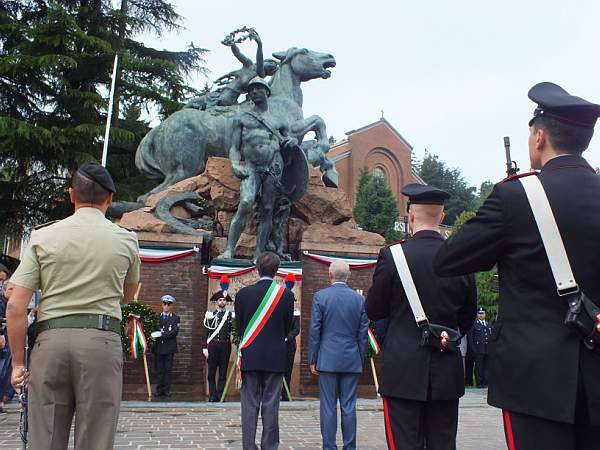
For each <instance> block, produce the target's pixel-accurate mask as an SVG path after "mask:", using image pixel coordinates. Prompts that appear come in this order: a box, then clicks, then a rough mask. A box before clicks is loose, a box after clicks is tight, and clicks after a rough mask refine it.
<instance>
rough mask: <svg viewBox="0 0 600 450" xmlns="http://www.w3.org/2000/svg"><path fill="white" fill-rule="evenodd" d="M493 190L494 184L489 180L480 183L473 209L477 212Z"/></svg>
mask: <svg viewBox="0 0 600 450" xmlns="http://www.w3.org/2000/svg"><path fill="white" fill-rule="evenodd" d="M493 189H494V183H493V182H491V181H490V180H486V181H484V182H483V183H481V186H479V192H478V193H477V198H476V199H475V208H474V209H476V210H477V209H479V208H481V205H483V202H485V201H486V199H487V198H488V197H489V196H490V194H491V193H492V190H493Z"/></svg>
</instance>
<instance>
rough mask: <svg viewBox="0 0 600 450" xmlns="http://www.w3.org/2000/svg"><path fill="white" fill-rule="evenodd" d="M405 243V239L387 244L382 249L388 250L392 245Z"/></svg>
mask: <svg viewBox="0 0 600 450" xmlns="http://www.w3.org/2000/svg"><path fill="white" fill-rule="evenodd" d="M405 242H406V239H401V240H399V241H396V242H391V243H389V244H387V245H386V246H385V247H384V248H390V247H391V246H392V245H396V244H404V243H405Z"/></svg>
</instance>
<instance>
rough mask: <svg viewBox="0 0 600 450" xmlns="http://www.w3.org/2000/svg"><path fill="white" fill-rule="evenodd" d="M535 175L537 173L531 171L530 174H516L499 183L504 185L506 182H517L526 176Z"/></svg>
mask: <svg viewBox="0 0 600 450" xmlns="http://www.w3.org/2000/svg"><path fill="white" fill-rule="evenodd" d="M537 174H538V172H536V171H535V170H532V171H531V172H523V173H516V174H514V175H511V176H509V177H506V178H505V179H504V180H502V181H501V182H500V183H506V182H507V181H511V180H518V179H519V178H523V177H528V176H531V175H537Z"/></svg>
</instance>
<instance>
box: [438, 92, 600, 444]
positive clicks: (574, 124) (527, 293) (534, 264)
mask: <svg viewBox="0 0 600 450" xmlns="http://www.w3.org/2000/svg"><path fill="white" fill-rule="evenodd" d="M529 97H530V98H531V99H532V100H534V101H535V102H536V103H538V105H539V107H538V108H537V109H536V112H535V113H534V114H535V116H536V117H534V119H532V122H530V126H531V131H530V132H531V135H530V138H529V147H530V150H529V151H530V156H531V155H534V156H535V155H536V153H535V151H540V152H541V151H543V148H542V147H540V146H541V145H542V144H541V142H540V141H539V139H538V137H539V135H540V132H539V131H537V130H539V129H538V128H536V126H535V120H538V118H539V117H547V118H549V119H552V120H553V121H554V122H560V123H564V124H566V125H570V126H571V130H572V131H573V132H578V133H581V134H584V133H588V136H590V139H591V135H589V132H590V129H591V130H592V132H593V127H594V124H595V122H596V119H597V117H598V115H599V114H600V105H595V104H592V103H589V102H587V101H585V100H583V99H581V98H579V97H574V96H571V95H569V94H568V93H567V92H566V91H564V90H563V89H562V88H560V87H559V86H557V85H555V84H553V83H540V84H538V85H536V86H534V87H533V88H532V89H531V90H530V92H529ZM546 120H547V119H546ZM544 123H545V122H544V121H543V120H542V121H541V122H540V123H539V124H538V126H539V127H541V128H542V131H544V126H545V125H544ZM546 123H547V122H546ZM550 123H551V124H552V121H551V122H550ZM544 132H545V133H547V135H546V136H549V137H547V139H549V142H550V143H551V144H552V134H550V131H544ZM536 140H537V141H536ZM588 142H589V140H588ZM585 147H587V144H585V146H584V147H583V148H584V149H585ZM537 149H539V150H537ZM561 150H567V151H568V150H569V149H561ZM580 151H581V150H580ZM532 152H533V153H532ZM533 164H534V159H533V158H532V165H533ZM535 164H539V160H538V162H535ZM522 176H523V175H521V176H516V177H512V178H509V179H507V180H505V182H503V183H500V184H497V185H496V186H495V188H494V190H493V191H492V193H491V194H490V196H489V198H488V199H487V200H486V201H485V203H484V204H483V206H482V207H481V208H480V209H479V211H478V212H477V215H476V216H475V217H474V218H473V219H471V220H470V221H469V222H468V223H466V224H465V225H464V226H463V227H462V228H461V229H460V230H459V231H458V232H457V233H456V234H455V235H454V236H452V237H451V238H450V239H449V240H448V241H447V242H446V244H445V245H444V247H442V249H441V250H440V252H439V254H438V255H437V257H436V260H435V267H436V271H437V273H438V274H440V275H444V276H455V275H458V274H464V273H472V272H477V271H485V270H489V269H491V268H492V267H493V266H494V265H495V264H497V265H498V274H499V279H500V300H499V310H498V318H497V322H496V323H495V325H494V329H493V332H492V336H491V341H490V365H489V393H488V402H489V404H490V405H492V406H496V407H498V408H502V409H503V410H504V419H505V429H506V434H507V442H508V446H509V448H510V449H511V450H512V449H516V450H538V449H540V450H541V449H543V450H553V449H556V450H570V449H586V450H588V449H589V450H591V449H598V448H600V444H598V436H600V354H598V353H594V352H593V351H591V350H588V349H587V348H586V347H585V346H584V345H583V343H582V340H581V338H580V337H579V336H577V335H576V334H575V333H574V332H572V331H571V330H570V329H569V328H568V327H567V326H566V325H565V324H564V320H565V315H566V312H567V302H566V300H565V297H560V296H559V295H558V293H557V286H556V284H555V281H554V278H553V276H552V273H551V269H550V265H549V262H548V258H547V256H546V252H545V249H544V246H543V243H542V240H541V237H540V233H539V231H538V228H537V225H536V222H535V219H534V216H533V213H532V211H531V207H530V205H529V203H528V200H527V197H526V194H525V191H524V189H523V186H522V184H521V183H520V181H519V178H520V177H522ZM526 176H537V177H539V180H540V181H541V184H542V186H543V188H544V191H545V193H546V196H547V197H548V201H549V203H550V206H551V209H552V211H553V214H554V217H555V220H556V223H557V226H558V229H559V232H560V234H561V236H562V240H563V242H564V246H565V249H566V253H567V255H568V258H569V262H570V265H571V268H572V271H573V274H574V276H575V280H576V281H577V283H578V284H579V287H580V289H581V290H582V291H583V292H584V293H585V294H586V295H587V296H588V297H589V298H590V299H591V300H592V301H593V302H594V303H595V304H597V305H600V275H599V270H600V177H599V176H598V175H597V174H596V173H595V172H594V170H593V168H592V167H591V166H590V165H589V164H588V163H587V161H586V160H585V159H584V158H583V157H581V156H579V155H577V154H567V155H561V156H557V157H554V158H552V159H549V160H547V161H546V163H545V164H544V165H543V167H542V168H541V171H540V172H539V174H538V173H535V172H534V173H530V174H526Z"/></svg>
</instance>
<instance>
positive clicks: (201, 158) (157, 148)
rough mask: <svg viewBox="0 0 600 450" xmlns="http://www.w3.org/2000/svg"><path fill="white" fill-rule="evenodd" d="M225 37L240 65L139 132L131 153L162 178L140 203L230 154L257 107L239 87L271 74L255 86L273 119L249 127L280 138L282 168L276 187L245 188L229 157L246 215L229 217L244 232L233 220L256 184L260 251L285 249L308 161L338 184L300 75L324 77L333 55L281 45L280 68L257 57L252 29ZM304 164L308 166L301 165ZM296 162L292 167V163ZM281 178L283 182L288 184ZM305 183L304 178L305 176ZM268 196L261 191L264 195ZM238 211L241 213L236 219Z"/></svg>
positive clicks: (264, 166)
mask: <svg viewBox="0 0 600 450" xmlns="http://www.w3.org/2000/svg"><path fill="white" fill-rule="evenodd" d="M239 35H241V37H239ZM246 39H252V40H254V41H255V42H257V44H258V50H257V58H256V59H257V60H256V63H253V62H252V61H251V60H250V59H249V58H246V57H245V56H244V55H242V53H241V52H240V50H239V48H238V47H237V45H236V43H239V42H242V41H244V40H246ZM223 43H224V44H225V45H228V46H230V47H231V48H232V51H233V53H234V55H235V56H236V58H238V59H239V60H240V61H241V62H242V64H243V67H242V68H241V69H239V70H238V71H234V72H230V73H229V74H227V75H225V76H224V77H221V78H219V79H218V81H217V83H218V84H220V87H219V88H218V89H217V90H216V91H214V92H210V93H208V94H207V95H204V96H201V97H196V98H194V99H192V100H190V102H188V104H187V105H186V107H185V108H183V109H182V110H180V111H177V112H176V113H174V114H172V115H171V116H169V117H168V118H167V119H165V120H164V121H163V122H162V123H161V124H159V125H158V126H157V127H155V128H154V129H152V130H150V132H148V134H147V135H146V136H145V137H144V138H143V139H142V141H141V142H140V145H139V147H138V149H137V153H136V166H137V167H138V169H139V170H140V171H141V172H142V173H144V174H145V175H146V176H148V177H149V178H151V179H156V180H159V181H161V183H160V184H159V185H158V186H156V187H155V188H154V189H153V190H151V191H150V192H148V193H147V194H145V195H143V196H141V197H140V198H139V199H138V202H139V203H140V204H144V203H145V201H146V199H147V198H148V196H150V195H151V194H155V193H157V192H160V191H162V190H164V189H166V188H167V187H169V186H171V185H173V184H175V183H177V182H179V181H181V180H184V179H186V178H189V177H192V176H195V175H197V174H199V173H202V172H203V171H204V168H205V166H206V161H207V159H208V157H209V156H219V157H225V158H227V157H230V150H231V149H233V148H234V146H233V141H232V139H233V136H237V135H239V133H240V132H241V131H239V123H240V120H241V122H242V123H243V122H244V121H248V120H250V121H252V120H254V122H256V120H255V119H252V117H251V116H252V115H253V114H254V115H256V114H257V113H256V110H255V105H254V103H253V102H251V101H249V100H246V101H244V102H242V103H237V101H238V96H239V95H240V93H241V92H239V91H241V90H245V89H247V87H248V85H249V83H250V78H249V77H250V75H252V76H256V75H262V74H265V75H269V74H271V73H272V74H273V75H272V77H271V79H270V80H269V81H268V82H267V81H265V80H264V79H262V78H259V80H260V81H256V82H255V83H254V84H257V85H258V84H261V83H262V85H263V86H264V87H265V90H268V91H270V96H269V97H268V119H267V120H265V122H266V123H268V124H272V125H265V124H264V123H263V124H261V125H260V128H262V131H258V128H255V130H254V133H255V134H256V133H257V134H265V133H267V134H270V135H271V136H270V138H269V139H273V140H277V141H279V143H278V144H277V147H278V149H277V151H276V152H275V153H276V154H277V155H279V156H277V157H276V159H277V158H280V159H281V165H282V167H281V168H280V171H279V173H278V174H277V175H276V176H275V177H273V180H275V181H276V182H275V183H274V185H273V186H272V187H273V188H274V189H271V186H270V184H271V182H267V183H266V185H265V183H264V182H261V183H260V187H258V188H257V187H253V188H252V189H250V188H247V187H245V185H248V184H251V183H250V181H244V180H246V179H247V178H248V177H244V176H240V174H241V173H242V172H244V170H242V169H239V168H238V169H236V163H237V161H235V160H234V161H232V162H233V170H234V173H235V174H236V175H237V176H238V177H240V178H242V188H241V198H240V209H242V212H243V214H242V212H240V213H239V214H236V218H238V220H237V221H235V220H234V222H233V223H232V234H233V236H232V239H231V241H233V240H234V239H233V238H234V237H235V235H236V234H238V231H239V232H240V233H241V230H238V228H239V226H238V225H237V224H238V223H242V222H245V217H246V215H247V214H248V203H249V202H250V205H252V204H254V198H252V199H251V201H250V200H249V199H245V198H244V189H246V191H247V192H254V191H256V192H255V194H254V195H258V196H259V197H260V198H259V199H258V201H257V202H256V204H257V205H259V207H258V213H259V228H260V230H259V233H258V236H257V252H259V251H263V250H264V249H265V248H268V249H271V250H274V251H277V252H278V253H280V254H281V255H282V253H283V227H284V226H285V223H286V222H287V217H288V215H289V210H290V206H291V203H292V202H293V201H294V200H297V199H298V198H300V197H299V196H301V195H302V194H303V192H304V191H303V190H302V189H305V188H306V186H305V185H304V188H302V186H301V184H302V183H298V182H297V181H298V177H300V178H302V177H303V176H304V177H306V178H308V167H306V166H307V162H308V163H310V164H312V165H313V166H315V167H319V168H320V169H321V172H322V173H323V180H324V182H325V183H326V184H327V185H328V186H337V172H336V170H335V167H334V165H333V163H332V162H331V161H330V160H329V159H328V158H327V152H328V151H329V145H330V143H329V139H328V136H327V130H326V126H325V122H324V121H323V119H321V117H319V116H317V115H313V116H310V117H308V118H304V114H303V111H302V100H303V95H302V89H301V83H303V82H306V81H309V80H313V79H317V78H323V79H327V78H329V77H330V76H331V72H330V71H329V70H328V69H329V68H332V67H334V66H335V58H334V57H333V56H332V55H330V54H327V53H319V52H315V51H312V50H308V49H305V48H296V47H292V48H290V49H288V50H287V51H284V52H276V53H273V57H274V58H275V59H276V60H277V61H278V62H279V65H278V67H277V66H276V65H275V64H265V62H266V61H263V58H262V43H261V41H260V37H259V36H258V33H256V31H255V30H253V29H251V28H242V29H240V30H236V31H234V32H233V33H231V34H230V35H228V37H226V38H225V40H224V41H223ZM274 68H276V70H274ZM253 110H254V112H253ZM240 118H243V119H240ZM269 127H272V128H273V130H271V131H266V130H267V129H268V128H269ZM236 130H237V131H236ZM311 131H312V132H314V134H315V139H312V140H309V141H305V142H303V139H304V136H305V135H306V134H307V133H309V132H311ZM236 133H237V134H236ZM283 140H285V141H286V142H283ZM238 147H239V146H238ZM239 150H240V148H238V149H237V151H233V152H231V154H233V155H235V158H237V160H238V161H239V160H240V159H241V155H240V154H239ZM247 151H248V150H247V149H246V148H245V147H244V151H243V152H242V153H243V156H244V158H245V159H246V164H250V165H253V169H252V170H253V171H254V172H260V171H273V170H274V169H273V164H274V162H273V160H272V158H271V159H269V160H268V161H266V162H264V163H261V162H260V161H259V160H258V159H257V160H255V161H254V162H251V161H249V159H248V155H247V154H246V153H247ZM285 155H287V156H285ZM284 156H285V157H284ZM302 165H303V166H305V167H301V166H302ZM284 166H287V167H291V168H290V169H287V170H289V174H290V175H289V176H285V177H282V176H281V174H282V172H283V170H284ZM294 167H296V168H295V169H294ZM236 170H237V172H236ZM302 173H304V175H302ZM263 181H264V180H263ZM286 183H288V185H287V186H286ZM304 184H306V180H305V181H304ZM257 189H258V190H257ZM269 189H271V191H272V192H271V191H269ZM248 195H250V194H248ZM265 195H266V197H265V198H262V197H264V196H265ZM178 201H181V202H183V203H184V206H185V195H180V199H178ZM164 216H165V215H164V214H163V215H162V216H160V218H161V219H163V220H167V221H168V222H169V224H171V221H170V220H168V219H165V217H164ZM242 216H243V217H244V220H242V219H241V217H242ZM265 220H266V221H268V224H265V225H261V223H262V222H264V221H265ZM173 221H176V219H173ZM174 225H175V226H173V228H175V229H177V231H179V232H191V233H193V232H194V229H193V228H192V227H189V226H186V225H185V224H184V225H182V224H181V223H176V224H174ZM242 229H243V225H242ZM186 230H187V231H186ZM238 237H239V234H238ZM235 240H237V238H236V239H235ZM234 250H235V242H233V244H232V243H231V242H228V247H227V250H226V251H225V252H224V254H223V256H227V257H233V256H234ZM282 256H284V255H282Z"/></svg>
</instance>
